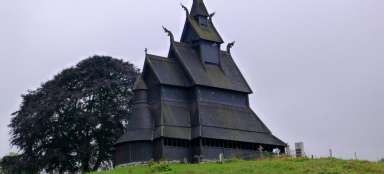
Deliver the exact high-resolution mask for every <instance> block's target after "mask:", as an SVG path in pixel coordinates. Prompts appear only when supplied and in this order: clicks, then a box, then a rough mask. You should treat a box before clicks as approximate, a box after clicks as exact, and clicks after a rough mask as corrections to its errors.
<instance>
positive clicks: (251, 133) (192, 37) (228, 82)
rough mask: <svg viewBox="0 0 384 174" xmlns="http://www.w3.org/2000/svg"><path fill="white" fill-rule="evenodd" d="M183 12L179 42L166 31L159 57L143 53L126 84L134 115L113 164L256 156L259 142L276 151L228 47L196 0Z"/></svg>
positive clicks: (280, 146)
mask: <svg viewBox="0 0 384 174" xmlns="http://www.w3.org/2000/svg"><path fill="white" fill-rule="evenodd" d="M183 8H184V10H185V11H186V22H185V26H184V30H183V33H182V36H181V40H180V42H177V41H175V40H174V37H173V34H172V33H171V32H170V31H169V30H167V29H166V28H164V30H165V31H166V32H167V33H168V34H169V36H170V40H171V44H170V45H171V46H170V49H169V54H168V56H167V57H161V56H156V55H151V54H146V58H145V63H144V68H143V73H142V75H141V76H140V77H139V78H138V80H137V81H136V84H135V86H134V94H135V95H134V112H133V114H132V115H131V117H130V120H129V124H128V130H127V133H126V134H124V135H123V136H122V137H121V138H120V139H119V140H118V141H117V142H116V144H115V149H116V152H115V165H122V164H129V163H135V162H146V161H150V160H155V161H157V160H161V159H163V160H169V161H185V160H187V161H188V162H196V161H200V160H217V159H218V158H219V154H223V155H224V157H226V158H229V157H233V156H249V155H252V154H258V153H259V151H260V150H261V147H262V149H263V150H264V151H268V152H272V150H273V149H276V148H278V149H280V151H281V152H284V150H285V147H286V144H285V143H284V142H283V141H281V140H280V139H278V138H277V137H275V136H274V135H272V133H271V131H270V130H269V129H268V128H267V126H266V125H265V124H264V123H263V122H262V121H261V120H260V119H259V118H258V116H257V115H256V114H255V113H254V112H253V111H252V109H251V108H250V106H249V98H248V96H249V95H250V94H252V90H251V88H250V87H249V85H248V84H247V82H246V80H245V79H244V77H243V75H242V74H241V72H240V70H239V68H238V67H237V65H236V64H235V62H234V61H233V58H232V56H231V53H230V49H231V47H232V46H233V44H232V43H231V44H228V46H227V50H226V51H222V50H221V49H220V46H221V44H223V43H224V42H223V39H222V38H221V36H220V34H219V33H218V31H217V30H216V28H215V26H214V25H213V22H212V17H213V14H209V13H208V11H207V9H206V7H205V5H204V2H203V0H194V1H193V5H192V9H191V11H190V12H189V10H188V9H187V8H185V7H184V6H183Z"/></svg>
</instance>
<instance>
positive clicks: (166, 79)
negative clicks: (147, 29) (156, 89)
mask: <svg viewBox="0 0 384 174" xmlns="http://www.w3.org/2000/svg"><path fill="white" fill-rule="evenodd" d="M145 64H146V65H148V67H149V68H150V69H151V70H152V71H153V73H154V75H155V76H156V79H157V80H158V82H159V83H160V84H163V85H171V86H180V87H188V86H190V85H191V84H190V82H189V80H188V78H187V77H186V76H185V75H186V74H185V73H184V72H183V70H182V67H180V66H178V64H177V62H176V61H175V60H172V59H170V58H165V57H161V56H157V55H150V54H147V56H146V60H145ZM144 66H145V65H144Z"/></svg>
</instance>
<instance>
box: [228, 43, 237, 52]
mask: <svg viewBox="0 0 384 174" xmlns="http://www.w3.org/2000/svg"><path fill="white" fill-rule="evenodd" d="M235 43H236V42H235V41H233V42H231V43H228V45H227V52H228V54H231V48H232V47H233V46H234V45H235Z"/></svg>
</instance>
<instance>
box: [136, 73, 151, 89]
mask: <svg viewBox="0 0 384 174" xmlns="http://www.w3.org/2000/svg"><path fill="white" fill-rule="evenodd" d="M146 89H148V87H147V84H145V82H144V79H143V76H142V75H140V76H139V77H138V78H137V80H136V82H135V84H134V85H133V90H146Z"/></svg>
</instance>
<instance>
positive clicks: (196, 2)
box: [191, 0, 209, 17]
mask: <svg viewBox="0 0 384 174" xmlns="http://www.w3.org/2000/svg"><path fill="white" fill-rule="evenodd" d="M191 16H193V17H198V16H201V17H208V16H209V13H208V10H207V8H206V7H205V4H204V2H203V0H193V5H192V10H191Z"/></svg>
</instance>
